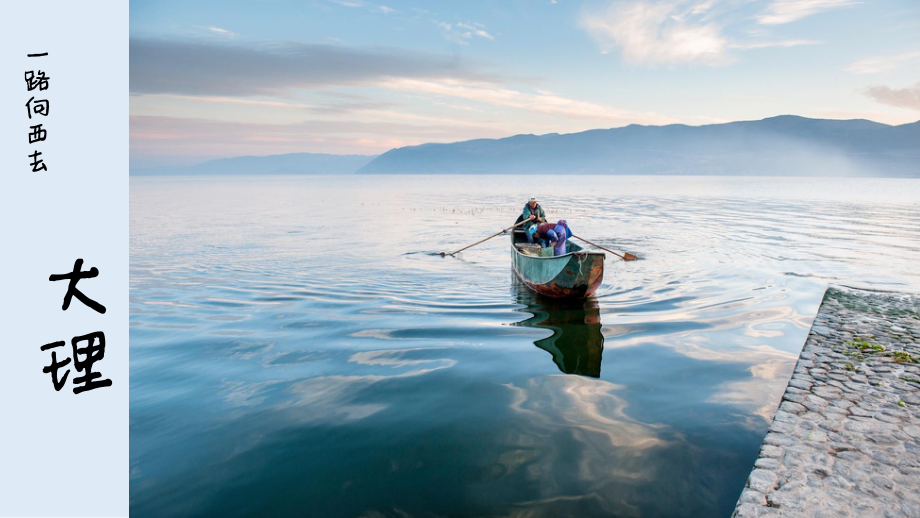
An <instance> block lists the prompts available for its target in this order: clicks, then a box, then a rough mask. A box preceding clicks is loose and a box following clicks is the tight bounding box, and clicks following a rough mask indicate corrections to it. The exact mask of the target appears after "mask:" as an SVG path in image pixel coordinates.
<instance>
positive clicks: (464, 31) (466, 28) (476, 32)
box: [434, 20, 495, 45]
mask: <svg viewBox="0 0 920 518" xmlns="http://www.w3.org/2000/svg"><path fill="white" fill-rule="evenodd" d="M434 23H435V25H437V26H438V27H440V28H441V30H442V31H443V33H444V37H445V38H447V39H448V40H450V41H452V42H454V43H458V44H460V45H469V43H470V40H472V39H473V37H474V36H477V37H480V38H485V39H487V40H489V41H495V37H494V36H492V35H491V34H489V33H488V32H486V26H485V25H483V24H481V23H476V22H468V23H463V22H457V23H447V22H439V21H437V20H434Z"/></svg>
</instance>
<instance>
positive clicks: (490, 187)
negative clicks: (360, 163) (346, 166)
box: [130, 176, 920, 518]
mask: <svg viewBox="0 0 920 518" xmlns="http://www.w3.org/2000/svg"><path fill="white" fill-rule="evenodd" d="M531 195H536V196H538V197H539V198H540V200H541V203H542V204H543V206H544V208H545V209H546V211H547V214H548V215H549V217H550V218H553V219H558V218H565V219H567V220H568V222H569V224H570V226H571V227H572V228H573V230H574V232H575V234H577V235H581V236H583V237H586V238H588V239H591V240H592V241H596V242H598V243H600V244H604V245H607V246H610V247H612V248H614V249H618V250H626V251H630V252H632V253H635V254H637V255H639V256H640V258H641V260H640V261H635V262H631V263H623V262H622V261H619V260H618V259H616V258H614V257H611V256H609V255H608V259H607V261H606V265H605V268H606V271H605V276H604V284H603V285H602V286H601V288H600V289H599V290H598V292H597V295H596V297H594V298H592V299H589V300H588V301H587V302H584V303H578V304H565V303H558V302H552V301H548V300H544V299H538V298H537V297H536V296H534V295H533V294H532V293H530V292H529V291H528V290H527V289H526V288H524V287H523V286H521V285H519V284H518V283H517V282H516V281H515V280H514V279H513V273H512V271H511V267H510V252H509V249H508V248H509V245H508V240H507V238H505V237H498V238H495V239H493V240H491V241H489V242H487V243H485V244H483V245H480V246H478V247H475V248H473V249H471V250H468V251H466V252H464V253H463V254H462V255H461V256H460V257H459V258H457V259H452V258H442V257H440V256H436V255H432V254H433V253H436V252H439V251H442V250H445V251H450V250H453V249H456V248H460V247H461V246H465V245H467V244H469V243H471V242H474V241H476V240H478V239H481V238H483V237H485V236H488V235H489V234H491V233H494V232H497V231H498V230H501V229H502V228H504V227H508V226H510V225H511V224H512V223H513V222H514V219H515V218H516V217H517V214H518V212H519V210H520V209H521V207H522V206H523V204H524V202H525V200H526V199H527V198H529V197H530V196H531ZM918 257H920V181H917V180H913V181H912V180H855V179H854V180H848V179H788V178H754V179H750V178H748V179H738V178H713V177H696V178H693V177H691V178H675V177H574V178H550V177H530V178H525V177H519V176H517V177H511V176H488V177H483V176H476V177H469V176H468V177H435V176H423V177H419V176H412V177H367V176H363V177H347V178H346V177H270V178H252V177H226V178H133V179H132V180H131V443H130V444H131V446H130V448H131V451H130V459H131V464H130V476H131V515H132V516H134V517H154V516H221V517H226V516H253V515H266V516H292V515H296V516H323V517H327V516H328V517H338V516H342V517H369V518H370V517H381V516H393V517H409V516H411V517H419V516H426V517H427V516H484V517H485V516H487V517H491V516H495V517H499V516H500V517H511V516H521V517H525V516H526V517H555V516H579V517H591V516H624V517H659V516H661V517H665V516H687V517H700V516H706V517H709V516H714V517H718V516H724V517H728V516H729V515H730V514H731V510H732V508H733V507H734V504H735V501H736V499H737V498H738V495H739V493H740V491H741V489H742V486H743V485H744V482H745V479H746V478H747V474H748V473H749V471H750V469H751V467H752V463H753V461H754V459H755V457H756V454H757V451H758V449H759V446H760V442H761V440H762V438H763V435H764V434H765V433H766V429H767V427H768V424H769V420H770V419H771V416H772V413H773V411H774V410H775V408H776V406H777V404H778V402H779V398H780V396H781V394H782V392H783V390H784V388H785V385H786V382H787V380H788V378H789V376H790V374H791V372H792V368H793V366H794V363H795V360H796V358H797V356H798V353H799V351H800V349H801V347H802V344H803V342H804V339H805V336H806V334H807V332H808V328H809V326H810V324H811V320H812V318H813V317H814V315H815V313H816V311H817V308H818V305H819V303H820V299H821V296H822V293H823V290H824V288H825V287H826V286H827V284H829V283H838V284H847V285H856V286H869V287H876V288H881V289H900V290H918V289H920V268H918V264H920V261H918V259H917V258H918Z"/></svg>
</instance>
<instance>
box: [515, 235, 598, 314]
mask: <svg viewBox="0 0 920 518" xmlns="http://www.w3.org/2000/svg"><path fill="white" fill-rule="evenodd" d="M520 221H521V218H520V217H518V221H517V223H520ZM528 245H529V246H528ZM565 247H566V252H568V253H566V254H565V255H560V256H556V257H544V256H540V255H537V254H538V253H539V247H538V246H535V245H530V244H529V243H527V235H526V234H525V233H524V231H523V230H514V231H513V232H512V233H511V266H512V268H514V273H515V274H516V275H517V276H518V278H519V279H521V282H523V283H524V284H525V285H527V287H528V288H530V289H532V290H533V291H535V292H537V293H539V294H541V295H546V296H547V297H553V298H582V299H583V298H587V297H588V296H590V295H591V294H592V293H594V291H595V290H597V287H598V286H600V285H601V281H602V280H603V279H604V254H603V253H602V252H588V251H585V250H584V249H582V247H580V246H579V245H577V244H575V243H573V242H572V241H571V240H570V239H567V240H566V243H565Z"/></svg>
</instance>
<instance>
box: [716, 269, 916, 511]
mask: <svg viewBox="0 0 920 518" xmlns="http://www.w3.org/2000/svg"><path fill="white" fill-rule="evenodd" d="M918 362H920V296H918V295H917V294H908V293H894V292H879V291H869V290H862V289H856V288H849V287H830V288H828V289H827V291H826V292H825V294H824V298H823V300H822V302H821V306H820V308H819V309H818V314H817V316H816V317H815V320H814V322H813V324H812V327H811V330H810V331H809V333H808V338H807V339H806V342H805V345H804V347H803V348H802V352H801V355H800V356H799V360H798V361H797V363H796V366H795V370H794V372H793V374H792V378H791V379H790V381H789V383H788V385H787V387H786V390H785V393H784V394H783V398H782V402H781V403H780V405H779V408H778V409H777V411H776V414H775V415H774V418H773V422H772V424H771V425H770V428H769V431H768V432H767V435H766V437H765V438H764V441H763V443H762V445H761V449H760V453H759V454H758V458H757V460H756V461H755V463H754V468H753V470H752V471H751V474H750V475H749V477H748V479H747V481H746V482H745V487H744V489H743V491H742V493H741V496H740V498H739V499H738V502H737V504H736V506H735V511H734V513H733V514H732V517H733V518H734V517H737V518H752V517H761V516H783V517H817V516H829V517H830V516H834V517H844V516H861V517H868V516H917V517H920V363H918Z"/></svg>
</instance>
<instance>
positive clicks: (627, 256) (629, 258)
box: [572, 235, 638, 261]
mask: <svg viewBox="0 0 920 518" xmlns="http://www.w3.org/2000/svg"><path fill="white" fill-rule="evenodd" d="M572 237H574V238H575V239H578V240H579V241H584V242H585V243H588V244H589V245H591V246H596V247H597V248H600V249H601V250H603V251H605V252H610V253H611V254H613V255H615V256H617V257H619V258H620V259H622V260H624V261H635V260H636V259H638V257H636V256H634V255H632V254H631V253H629V252H623V253H624V254H625V255H620V254H618V253H616V252H614V251H613V250H609V249H607V248H604V247H602V246H601V245H598V244H595V243H592V242H590V241H588V240H587V239H582V238H580V237H578V236H576V235H573V236H572Z"/></svg>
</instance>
